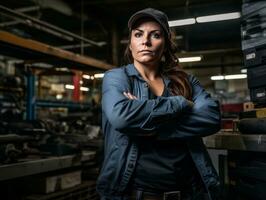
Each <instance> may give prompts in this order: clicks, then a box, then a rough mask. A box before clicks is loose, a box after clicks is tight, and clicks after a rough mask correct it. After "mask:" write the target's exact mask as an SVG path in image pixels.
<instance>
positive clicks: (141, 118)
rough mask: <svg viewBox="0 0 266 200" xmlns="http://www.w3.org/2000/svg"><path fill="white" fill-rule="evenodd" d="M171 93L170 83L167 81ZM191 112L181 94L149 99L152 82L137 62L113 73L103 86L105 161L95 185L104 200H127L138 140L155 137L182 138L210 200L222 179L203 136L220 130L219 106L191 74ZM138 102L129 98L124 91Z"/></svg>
mask: <svg viewBox="0 0 266 200" xmlns="http://www.w3.org/2000/svg"><path fill="white" fill-rule="evenodd" d="M163 79H164V83H165V87H166V89H168V86H169V83H170V80H169V79H168V78H167V77H163ZM189 81H190V84H191V87H192V92H193V97H192V101H193V102H194V106H193V108H191V106H189V105H188V102H187V100H186V99H185V98H184V97H183V96H169V97H158V98H156V99H149V88H148V84H147V83H146V82H145V80H144V79H143V78H142V77H141V75H140V74H139V73H138V71H137V70H136V68H135V67H134V65H133V64H129V65H127V66H123V67H120V68H116V69H112V70H109V71H107V72H106V73H105V75H104V79H103V85H102V129H103V134H104V161H103V164H102V168H101V172H100V175H99V177H98V181H97V191H98V192H99V194H100V195H101V197H102V199H112V200H114V199H117V200H118V199H126V198H125V196H124V194H125V190H126V188H127V186H128V184H129V180H130V178H131V177H132V174H133V172H134V169H135V167H136V162H137V158H138V146H137V145H136V143H134V140H133V139H132V138H134V137H149V136H153V137H154V136H155V137H157V138H158V139H160V140H171V139H178V138H180V139H183V140H184V141H185V142H186V143H187V146H188V149H189V152H190V154H191V157H192V160H193V161H194V163H195V165H196V168H197V169H198V171H199V174H200V175H201V178H202V181H203V183H204V185H205V187H206V190H207V192H208V194H209V197H210V199H214V198H212V197H213V195H214V193H216V192H217V187H218V186H219V180H218V176H217V173H216V171H215V169H214V168H213V165H212V163H211V160H210V158H209V155H208V153H207V151H206V148H205V146H204V144H203V142H202V137H203V136H207V135H210V134H214V133H216V132H217V131H218V130H219V129H220V109H219V105H218V103H217V102H216V101H215V100H213V99H212V98H211V96H210V95H209V94H208V93H207V92H206V91H205V90H204V89H203V88H202V86H201V85H200V83H199V81H198V80H197V79H196V78H195V77H194V76H192V75H189ZM127 91H129V92H131V93H132V94H133V95H135V96H136V97H137V98H138V99H137V100H130V99H128V98H126V97H125V96H124V95H123V92H127Z"/></svg>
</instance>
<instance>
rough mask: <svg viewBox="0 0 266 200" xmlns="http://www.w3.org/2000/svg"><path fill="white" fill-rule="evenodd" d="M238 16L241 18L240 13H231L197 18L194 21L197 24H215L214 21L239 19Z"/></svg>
mask: <svg viewBox="0 0 266 200" xmlns="http://www.w3.org/2000/svg"><path fill="white" fill-rule="evenodd" d="M240 16H241V14H240V12H232V13H225V14H218V15H207V16H202V17H197V18H196V21H197V22H198V23H205V22H215V21H223V20H230V19H238V18H240Z"/></svg>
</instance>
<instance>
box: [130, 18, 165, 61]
mask: <svg viewBox="0 0 266 200" xmlns="http://www.w3.org/2000/svg"><path fill="white" fill-rule="evenodd" d="M129 48H130V50H131V53H132V57H133V59H134V63H136V62H137V63H140V64H144V65H156V64H158V63H159V62H160V60H161V57H162V55H163V52H164V48H165V38H164V34H163V30H162V28H161V26H160V25H159V24H158V23H157V22H155V21H151V20H149V21H147V20H146V21H141V22H139V23H138V24H137V26H136V28H135V29H133V30H132V32H131V40H130V46H129Z"/></svg>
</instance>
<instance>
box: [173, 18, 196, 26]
mask: <svg viewBox="0 0 266 200" xmlns="http://www.w3.org/2000/svg"><path fill="white" fill-rule="evenodd" d="M195 23H196V20H195V18H187V19H180V20H173V21H168V24H169V26H170V27H175V26H185V25H190V24H195Z"/></svg>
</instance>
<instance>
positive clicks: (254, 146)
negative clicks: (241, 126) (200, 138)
mask: <svg viewBox="0 0 266 200" xmlns="http://www.w3.org/2000/svg"><path fill="white" fill-rule="evenodd" d="M204 143H205V145H206V147H207V148H209V149H226V150H241V151H258V152H266V135H255V134H254V135H252V134H250V135H245V134H241V133H239V132H219V133H217V134H214V135H211V136H208V137H205V138H204Z"/></svg>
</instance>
